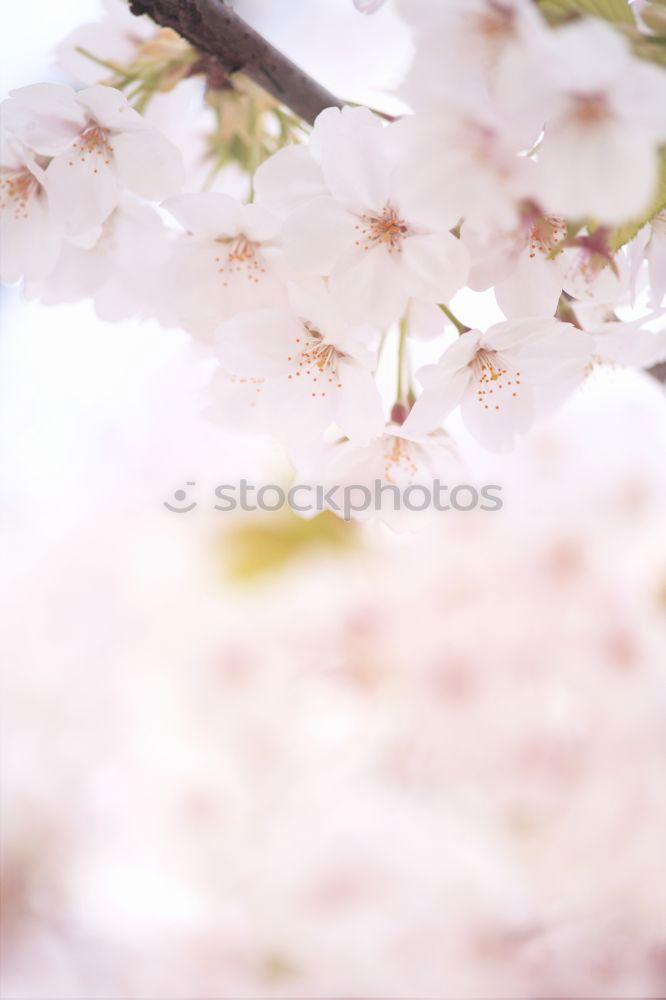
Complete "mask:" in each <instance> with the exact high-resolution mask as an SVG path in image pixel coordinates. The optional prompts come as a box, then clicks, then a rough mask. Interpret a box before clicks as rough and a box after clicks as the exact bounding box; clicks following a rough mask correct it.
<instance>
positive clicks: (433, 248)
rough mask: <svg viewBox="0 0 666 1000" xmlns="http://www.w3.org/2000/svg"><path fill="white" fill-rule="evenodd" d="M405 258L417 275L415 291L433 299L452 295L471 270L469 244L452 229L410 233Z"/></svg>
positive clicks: (444, 300) (447, 299)
mask: <svg viewBox="0 0 666 1000" xmlns="http://www.w3.org/2000/svg"><path fill="white" fill-rule="evenodd" d="M402 259H403V266H404V267H407V268H409V270H410V271H411V273H412V275H413V276H414V282H413V295H415V296H416V297H418V298H422V299H426V300H428V301H432V302H448V301H449V300H450V299H452V298H453V296H454V295H455V293H456V292H457V291H459V290H460V289H461V288H462V287H463V285H464V284H465V282H466V281H467V275H468V274H469V252H468V250H467V247H465V246H464V245H463V244H462V243H461V241H460V240H458V239H456V238H455V236H452V235H451V233H431V234H429V235H426V236H418V235H415V236H408V237H407V239H405V240H403V243H402Z"/></svg>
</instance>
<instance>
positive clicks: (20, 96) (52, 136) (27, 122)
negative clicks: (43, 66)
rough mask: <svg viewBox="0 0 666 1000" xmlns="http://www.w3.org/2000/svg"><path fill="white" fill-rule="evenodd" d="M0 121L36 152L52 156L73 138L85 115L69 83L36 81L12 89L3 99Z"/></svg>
mask: <svg viewBox="0 0 666 1000" xmlns="http://www.w3.org/2000/svg"><path fill="white" fill-rule="evenodd" d="M2 123H3V126H4V127H5V128H6V129H8V130H9V131H10V132H12V133H14V134H15V135H16V136H18V138H19V139H20V140H21V142H24V143H25V144H26V146H29V147H30V148H31V149H33V150H35V152H36V153H42V154H43V155H45V156H55V155H57V154H58V153H60V152H61V151H62V150H63V149H65V148H66V147H67V146H69V144H70V143H71V142H73V141H74V140H75V139H76V137H77V136H78V135H79V133H80V132H81V130H82V129H83V128H84V126H85V124H86V115H85V112H84V111H83V109H82V108H81V107H80V105H79V104H77V102H76V100H75V95H74V91H73V90H72V88H71V87H64V86H62V85H60V84H55V83H35V84H31V85H30V86H28V87H20V88H18V89H17V90H12V91H11V93H10V96H9V98H8V99H7V100H6V101H3V103H2Z"/></svg>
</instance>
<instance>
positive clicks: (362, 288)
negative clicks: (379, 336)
mask: <svg viewBox="0 0 666 1000" xmlns="http://www.w3.org/2000/svg"><path fill="white" fill-rule="evenodd" d="M329 284H330V288H331V292H332V293H333V295H334V296H336V297H337V298H338V299H339V301H340V302H341V304H342V307H343V309H344V310H345V313H346V314H347V316H348V317H349V320H350V321H351V322H357V323H361V322H369V323H372V324H374V325H376V326H378V327H386V326H388V325H389V324H390V323H392V322H394V321H395V320H397V319H398V318H399V317H400V315H401V314H402V313H403V312H404V311H405V309H406V307H407V303H408V301H409V297H410V294H411V290H412V285H413V278H412V275H411V274H410V272H409V271H408V270H407V269H406V268H404V267H402V264H401V261H400V255H398V254H396V253H393V254H389V253H388V251H387V250H386V248H385V247H384V246H378V247H373V248H371V249H370V250H367V251H364V250H363V249H361V248H358V247H353V248H351V249H349V250H348V251H347V253H345V254H344V255H343V256H342V257H341V258H340V259H339V260H338V262H337V263H336V265H335V267H334V268H333V270H332V271H331V276H330V279H329Z"/></svg>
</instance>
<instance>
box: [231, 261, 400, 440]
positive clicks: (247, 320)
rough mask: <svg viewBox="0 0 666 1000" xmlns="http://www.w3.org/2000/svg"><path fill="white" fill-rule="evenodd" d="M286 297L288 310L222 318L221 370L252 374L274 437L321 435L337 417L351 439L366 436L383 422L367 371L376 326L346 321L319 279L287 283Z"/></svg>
mask: <svg viewBox="0 0 666 1000" xmlns="http://www.w3.org/2000/svg"><path fill="white" fill-rule="evenodd" d="M289 298H290V306H291V308H289V309H261V310H257V311H253V312H245V313H240V314H239V315H237V316H235V317H234V318H233V319H229V320H227V321H226V322H225V323H222V324H221V326H220V327H219V328H218V330H217V331H216V353H217V357H218V359H219V361H220V364H221V367H222V369H223V371H225V372H227V373H228V374H229V376H231V377H235V378H236V379H246V380H252V384H253V385H254V386H255V387H256V395H258V396H262V400H261V403H260V404H259V405H260V406H261V408H262V411H263V413H264V414H265V419H266V429H272V430H274V431H275V433H277V434H278V436H282V437H284V438H285V439H287V440H289V441H292V440H301V439H312V438H321V436H322V435H323V433H324V432H325V431H326V429H327V428H328V427H329V426H330V425H331V424H332V423H334V424H336V425H337V426H338V427H339V428H340V429H341V430H342V432H343V433H344V434H346V435H347V436H348V437H349V438H352V439H353V440H355V441H358V442H360V443H365V442H367V441H369V440H370V439H371V438H373V437H375V436H376V435H378V434H379V433H380V432H381V430H382V428H383V426H384V415H383V409H382V403H381V397H380V395H379V391H378V389H377V386H376V383H375V381H374V378H373V374H372V370H373V366H374V363H375V351H374V348H375V347H376V343H377V339H378V334H377V331H376V330H375V329H374V328H372V327H369V326H368V325H367V324H365V325H356V326H354V325H352V324H350V322H349V321H348V320H347V319H346V318H345V317H344V315H343V314H342V313H341V311H340V309H339V306H338V303H337V301H336V300H335V299H334V298H333V297H332V296H331V294H330V292H329V291H328V289H327V288H326V285H325V283H324V282H323V281H321V280H316V281H314V282H311V283H307V284H302V285H295V284H293V283H292V284H290V286H289ZM250 399H251V401H252V402H255V403H256V400H255V399H254V398H253V396H252V395H251V396H250Z"/></svg>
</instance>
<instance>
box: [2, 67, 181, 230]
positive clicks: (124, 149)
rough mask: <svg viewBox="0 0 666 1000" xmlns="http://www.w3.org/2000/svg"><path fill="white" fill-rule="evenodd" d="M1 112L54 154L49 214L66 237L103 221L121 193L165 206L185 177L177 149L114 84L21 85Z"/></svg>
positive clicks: (14, 128) (10, 125)
mask: <svg viewBox="0 0 666 1000" xmlns="http://www.w3.org/2000/svg"><path fill="white" fill-rule="evenodd" d="M2 115H3V121H4V124H5V127H6V128H7V129H8V131H10V132H11V133H13V134H14V135H16V136H17V137H18V138H19V139H21V140H22V141H23V142H25V143H26V144H27V145H29V146H30V147H31V148H32V149H34V150H35V152H37V153H39V154H41V155H43V156H48V157H51V159H50V162H49V163H48V165H47V167H46V174H47V179H48V189H49V201H50V206H51V211H52V213H53V215H54V218H56V219H57V220H58V221H59V222H60V223H61V224H62V226H63V228H64V229H65V231H66V232H67V233H68V234H69V235H73V236H76V235H80V234H81V233H84V232H86V231H87V230H90V229H93V228H94V227H95V226H98V225H100V224H101V223H102V222H104V220H105V219H106V218H107V217H108V216H109V215H110V214H111V212H112V211H113V209H114V208H115V207H116V205H117V204H118V202H119V200H120V198H121V197H122V194H123V191H124V190H128V191H131V192H132V193H133V194H136V195H139V196H140V197H142V198H148V199H152V200H155V201H161V200H162V199H163V198H166V197H168V196H169V195H172V194H174V193H175V192H176V191H177V190H178V189H179V187H180V186H181V184H182V182H183V180H184V174H183V165H182V160H181V157H180V154H179V152H178V150H177V149H176V147H175V146H174V145H173V144H172V143H171V142H170V141H169V140H168V139H166V138H165V137H164V136H163V135H161V134H160V133H159V132H158V131H156V130H155V129H153V128H151V127H150V126H149V125H148V124H147V123H146V121H145V120H144V119H143V118H142V117H141V115H140V114H138V113H137V112H136V111H134V109H133V108H131V107H130V105H129V104H128V103H127V98H126V97H125V96H124V94H122V93H120V91H118V90H114V89H113V88H112V87H105V86H102V85H95V86H93V87H87V88H85V89H84V90H80V91H78V93H76V92H75V91H73V90H72V89H71V88H70V87H66V86H63V85H61V84H51V83H41V84H33V85H31V86H28V87H21V88H19V89H18V90H13V91H12V92H11V94H10V96H9V98H8V99H7V100H6V101H4V102H3V105H2Z"/></svg>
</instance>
